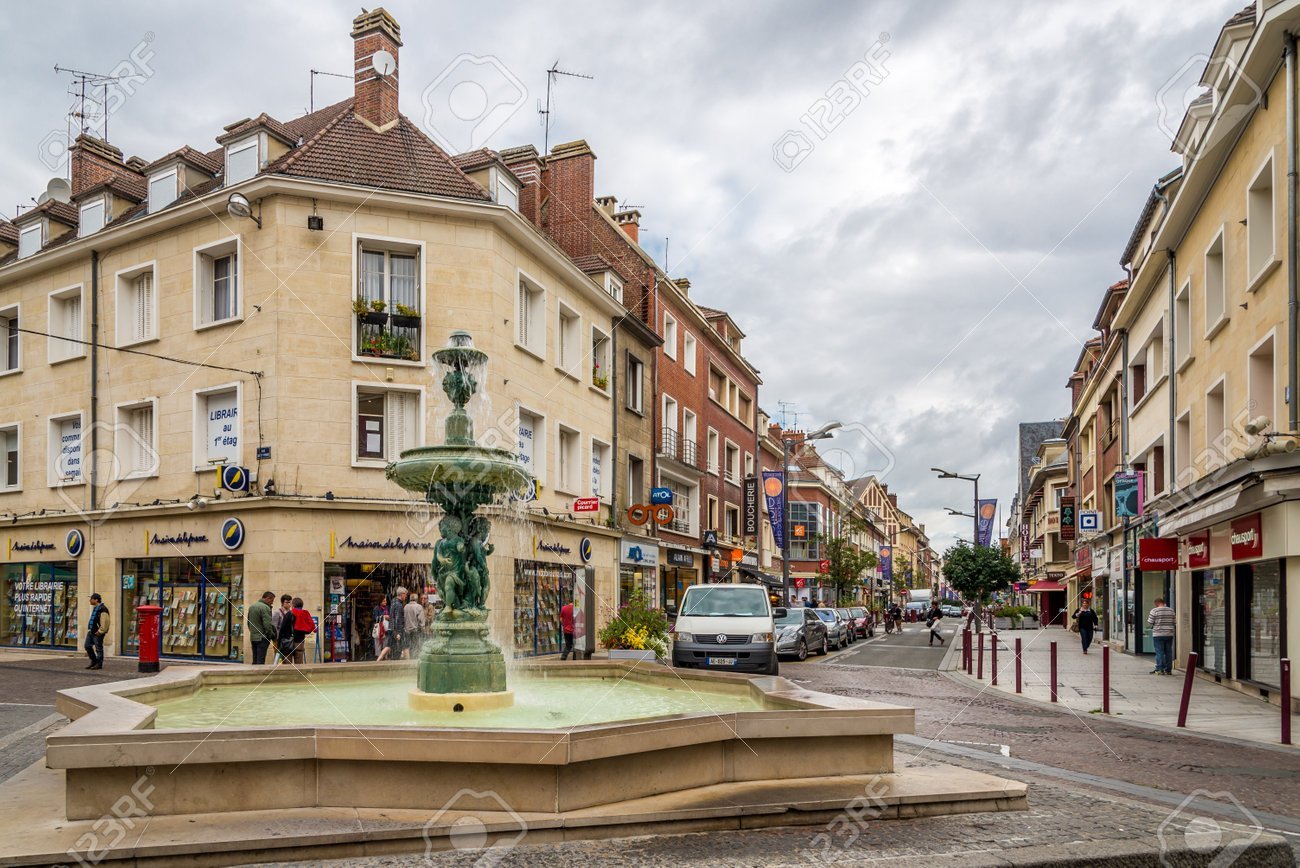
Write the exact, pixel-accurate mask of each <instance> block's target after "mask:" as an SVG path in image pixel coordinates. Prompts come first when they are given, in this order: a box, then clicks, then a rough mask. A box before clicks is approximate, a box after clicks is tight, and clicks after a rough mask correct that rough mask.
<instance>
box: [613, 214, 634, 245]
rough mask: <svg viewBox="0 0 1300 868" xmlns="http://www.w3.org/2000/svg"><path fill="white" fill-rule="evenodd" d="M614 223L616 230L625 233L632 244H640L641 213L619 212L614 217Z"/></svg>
mask: <svg viewBox="0 0 1300 868" xmlns="http://www.w3.org/2000/svg"><path fill="white" fill-rule="evenodd" d="M614 222H615V223H617V224H618V228H619V229H622V230H623V231H624V232H626V233H627V237H628V238H631V239H632V241H633V242H634V243H640V237H641V212H640V211H635V210H634V211H620V212H618V213H617V214H615V215H614Z"/></svg>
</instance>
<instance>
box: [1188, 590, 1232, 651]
mask: <svg viewBox="0 0 1300 868" xmlns="http://www.w3.org/2000/svg"><path fill="white" fill-rule="evenodd" d="M1192 592H1193V596H1194V597H1195V598H1196V609H1195V611H1194V612H1193V627H1194V630H1195V648H1196V654H1197V657H1198V658H1199V663H1200V666H1201V668H1203V669H1206V670H1207V671H1210V672H1214V673H1217V674H1220V675H1226V674H1227V673H1228V594H1227V583H1226V581H1225V571H1224V570H1221V569H1219V570H1201V571H1198V572H1195V573H1192Z"/></svg>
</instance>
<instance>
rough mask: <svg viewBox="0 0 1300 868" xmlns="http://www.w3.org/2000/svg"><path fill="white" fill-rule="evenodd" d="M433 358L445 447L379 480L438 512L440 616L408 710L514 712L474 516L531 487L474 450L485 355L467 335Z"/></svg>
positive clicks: (494, 454) (522, 474) (487, 528)
mask: <svg viewBox="0 0 1300 868" xmlns="http://www.w3.org/2000/svg"><path fill="white" fill-rule="evenodd" d="M433 357H434V359H435V360H436V361H437V362H438V363H439V364H440V365H442V366H443V368H444V369H445V373H444V375H443V378H442V390H443V392H444V393H446V395H447V397H448V398H449V399H451V402H452V404H453V405H454V409H453V410H452V411H451V413H449V414H448V416H447V422H446V428H445V431H446V437H445V441H444V443H443V445H441V446H424V447H420V448H417V449H408V450H406V451H405V452H403V453H402V455H401V458H400V459H399V460H397V461H395V462H393V463H392V464H389V465H388V467H387V468H386V469H385V471H384V473H385V476H386V477H387V478H388V479H391V480H393V481H394V482H396V483H397V484H398V485H400V486H402V487H403V488H405V489H407V490H408V491H414V492H417V493H419V494H421V495H422V496H423V497H424V498H425V500H427V501H428V502H429V503H431V504H437V505H438V506H441V507H442V509H443V517H442V520H441V521H439V523H438V532H439V535H440V539H439V540H438V543H437V545H435V546H434V554H433V580H434V583H435V585H437V588H438V594H439V596H441V597H442V600H443V603H444V607H443V609H442V611H441V612H439V613H438V616H437V618H435V619H434V622H433V624H432V626H431V636H430V639H429V641H428V642H426V643H425V646H424V650H423V652H422V653H421V655H420V665H419V674H418V677H417V681H416V687H415V688H413V689H412V690H411V693H410V700H409V701H410V705H411V707H412V708H415V709H426V710H435V711H448V710H452V711H465V710H474V711H479V710H485V709H492V708H504V707H507V706H509V705H512V704H513V703H514V694H513V692H512V691H511V690H510V689H509V688H508V687H507V685H506V665H505V658H504V656H503V655H502V653H501V648H500V647H499V646H497V645H496V644H495V643H494V642H493V641H492V640H491V639H490V638H489V637H488V623H487V622H488V614H489V609H488V605H487V600H488V589H489V587H490V580H489V574H488V556H489V555H491V554H492V543H490V542H489V541H488V536H489V535H490V533H491V530H492V523H491V521H490V520H489V519H488V518H487V517H486V516H483V515H478V514H477V512H478V509H479V507H481V506H484V505H485V504H488V503H490V502H492V501H493V500H494V499H496V497H497V496H499V495H501V494H503V493H505V492H509V491H519V490H520V489H522V488H523V487H524V486H525V485H527V484H529V483H530V482H531V477H530V476H529V475H528V473H527V472H526V471H525V470H524V469H523V468H522V467H521V466H520V465H519V462H518V460H517V459H516V458H515V455H514V453H512V452H510V451H509V450H506V449H490V448H486V447H481V446H479V445H478V444H477V443H476V442H475V440H474V422H473V420H472V419H471V418H470V417H469V414H468V413H466V412H465V405H466V404H467V403H469V400H470V399H471V398H472V397H473V396H474V394H475V393H476V392H477V391H478V389H479V382H478V378H477V376H476V375H475V372H476V371H481V370H482V369H483V367H484V366H485V364H486V362H487V354H486V353H484V352H483V351H482V350H478V349H475V348H474V339H473V338H472V337H471V336H470V334H469V333H468V332H465V331H454V332H452V333H451V338H450V340H449V342H448V345H447V346H446V347H445V348H443V349H441V350H438V351H437V352H435V353H434V354H433Z"/></svg>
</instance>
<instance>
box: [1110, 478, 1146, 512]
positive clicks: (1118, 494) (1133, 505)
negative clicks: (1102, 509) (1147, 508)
mask: <svg viewBox="0 0 1300 868" xmlns="http://www.w3.org/2000/svg"><path fill="white" fill-rule="evenodd" d="M1115 517H1116V518H1141V517H1142V474H1141V473H1116V474H1115Z"/></svg>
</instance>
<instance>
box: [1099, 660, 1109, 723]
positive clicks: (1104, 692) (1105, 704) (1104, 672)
mask: <svg viewBox="0 0 1300 868" xmlns="http://www.w3.org/2000/svg"><path fill="white" fill-rule="evenodd" d="M1101 713H1102V714H1110V645H1109V644H1107V643H1103V644H1102V646H1101Z"/></svg>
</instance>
